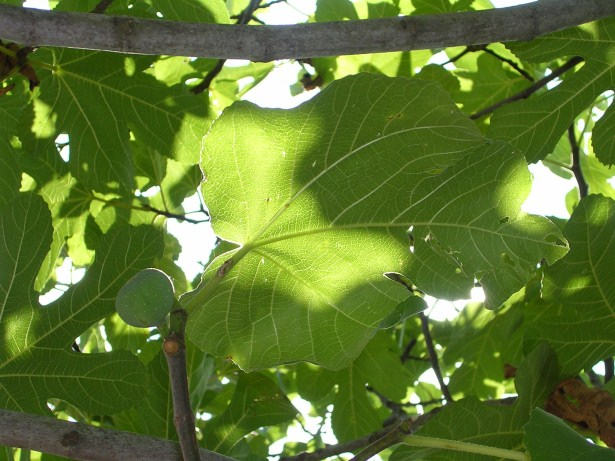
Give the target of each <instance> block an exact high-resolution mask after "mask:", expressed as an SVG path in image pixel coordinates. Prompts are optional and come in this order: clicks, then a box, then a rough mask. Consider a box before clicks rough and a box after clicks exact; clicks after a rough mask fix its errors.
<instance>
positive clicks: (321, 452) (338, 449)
mask: <svg viewBox="0 0 615 461" xmlns="http://www.w3.org/2000/svg"><path fill="white" fill-rule="evenodd" d="M435 412H436V411H434V410H432V411H431V412H429V413H426V414H425V415H422V416H420V417H418V418H416V419H415V420H409V419H408V420H405V419H404V420H403V421H399V422H398V423H397V424H396V425H395V426H394V427H393V428H391V426H389V427H386V428H384V429H380V430H378V431H375V432H372V433H371V434H369V435H366V436H365V437H361V438H359V439H357V440H352V441H350V442H347V443H340V444H337V445H327V446H326V447H324V448H320V449H318V450H315V451H313V452H311V453H307V452H305V453H299V454H298V455H295V456H286V457H282V458H280V459H279V461H320V460H321V459H325V458H329V457H332V456H336V455H340V454H342V453H350V452H353V451H356V450H360V449H361V448H363V447H369V446H370V445H371V444H373V443H375V442H377V441H379V440H381V439H382V438H383V437H386V436H387V435H388V434H390V433H392V432H396V431H399V430H401V429H399V427H400V426H402V425H403V426H402V427H403V428H404V429H405V428H408V429H407V430H410V431H411V430H412V428H418V427H420V426H421V425H422V424H425V421H426V420H427V419H428V418H430V417H431V416H432V415H433V414H435ZM409 433H410V432H408V434H409ZM403 435H407V434H403ZM402 438H403V437H402ZM387 440H388V439H387ZM385 448H386V447H385Z"/></svg>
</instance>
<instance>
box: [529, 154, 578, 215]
mask: <svg viewBox="0 0 615 461" xmlns="http://www.w3.org/2000/svg"><path fill="white" fill-rule="evenodd" d="M529 169H530V171H531V172H532V175H533V176H534V181H533V182H532V191H531V192H530V195H529V196H528V198H527V200H526V201H525V203H524V204H523V206H522V207H521V209H522V210H523V211H525V212H526V213H531V214H537V215H543V216H555V217H558V218H569V217H570V213H569V212H568V209H567V208H566V194H568V192H570V190H571V189H572V188H573V187H575V186H576V182H575V181H574V179H572V178H571V179H563V178H560V177H559V176H556V175H554V174H553V173H552V172H551V170H549V169H548V168H547V167H546V166H544V165H543V164H542V162H538V163H536V164H531V165H529Z"/></svg>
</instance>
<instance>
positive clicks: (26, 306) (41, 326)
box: [0, 194, 163, 414]
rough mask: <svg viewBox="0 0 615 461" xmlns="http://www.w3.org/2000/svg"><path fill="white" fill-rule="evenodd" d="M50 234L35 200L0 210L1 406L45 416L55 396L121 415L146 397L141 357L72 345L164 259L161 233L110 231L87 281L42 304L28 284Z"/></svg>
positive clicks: (42, 206)
mask: <svg viewBox="0 0 615 461" xmlns="http://www.w3.org/2000/svg"><path fill="white" fill-rule="evenodd" d="M52 232H53V229H52V227H51V217H50V213H49V210H48V209H47V206H46V205H45V203H44V202H43V201H42V199H41V198H40V197H38V196H35V195H31V194H21V195H20V196H19V197H18V198H16V199H15V200H14V201H13V202H11V204H9V205H6V206H5V207H4V208H3V209H2V215H1V220H0V235H2V236H3V240H2V242H3V243H2V245H0V260H1V261H2V265H1V267H0V271H1V272H0V383H1V385H0V406H2V407H4V408H11V409H16V410H20V411H26V412H39V413H45V412H47V411H48V409H47V405H46V401H47V399H49V398H52V397H53V398H59V399H63V400H66V401H68V402H71V403H72V404H74V405H76V406H78V407H80V408H82V409H83V410H85V411H91V412H95V413H101V414H105V413H110V412H114V411H118V410H119V409H122V408H125V407H127V406H130V405H132V404H134V402H136V401H138V400H139V398H140V397H141V396H142V395H143V386H144V385H145V370H144V368H143V366H142V365H141V364H140V362H139V360H138V359H137V358H136V357H135V356H133V355H132V354H130V353H128V352H123V351H117V352H111V353H101V354H81V353H78V352H74V351H72V350H71V345H72V344H73V341H74V340H75V338H77V337H78V336H80V335H81V334H82V333H83V332H84V331H85V330H86V329H88V328H89V327H90V326H91V325H92V324H94V323H95V322H97V321H98V320H100V319H101V318H103V317H105V316H106V315H109V314H110V313H111V312H113V310H114V306H113V299H114V297H115V294H116V293H117V291H118V290H119V288H120V287H121V286H122V285H123V283H124V282H125V281H126V280H128V279H129V278H130V277H131V276H132V275H134V274H135V273H136V272H137V271H138V270H140V269H142V268H143V267H147V266H148V265H150V264H151V263H152V262H153V260H154V258H156V257H157V256H159V255H160V254H161V252H162V248H163V243H162V236H161V234H160V232H159V231H158V230H156V229H153V228H148V227H142V228H136V229H128V228H123V229H116V230H112V231H110V232H109V234H108V235H107V236H105V237H104V238H103V240H101V242H100V245H99V246H98V248H97V254H96V261H95V263H94V265H93V266H92V267H91V268H90V269H89V270H88V272H87V274H86V275H85V277H84V279H83V280H82V281H81V282H79V283H78V284H76V285H74V286H73V287H71V288H70V289H69V290H68V291H67V292H66V293H65V294H64V295H63V296H62V297H61V298H60V299H58V300H57V301H55V302H53V303H52V304H50V305H47V306H44V307H43V306H40V305H39V303H38V293H36V292H35V291H34V289H33V286H34V281H35V278H36V275H37V273H38V271H39V268H40V265H41V263H42V262H43V259H44V258H45V255H46V253H47V251H48V250H49V248H50V245H51V241H52Z"/></svg>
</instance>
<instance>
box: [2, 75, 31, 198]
mask: <svg viewBox="0 0 615 461" xmlns="http://www.w3.org/2000/svg"><path fill="white" fill-rule="evenodd" d="M11 93H12V94H10V95H4V96H2V97H0V152H2V155H0V206H2V205H4V204H5V203H8V202H9V201H10V200H11V199H12V198H13V197H14V196H15V195H17V192H18V191H19V187H20V185H21V168H20V165H19V163H18V161H17V155H16V153H15V150H14V149H13V146H12V145H11V137H12V136H13V134H14V132H15V129H16V127H17V123H18V120H19V114H20V113H21V110H22V107H23V105H24V104H25V103H26V101H27V97H26V95H25V92H24V87H23V85H16V86H15V88H14V89H13V90H12V91H11Z"/></svg>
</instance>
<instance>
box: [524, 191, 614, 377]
mask: <svg viewBox="0 0 615 461" xmlns="http://www.w3.org/2000/svg"><path fill="white" fill-rule="evenodd" d="M614 228H615V202H614V201H613V200H611V199H608V198H606V197H602V196H599V195H590V196H588V197H585V198H583V199H582V200H581V202H580V203H579V205H578V206H577V208H576V210H575V211H574V213H573V214H572V217H571V218H570V221H568V223H567V224H566V226H565V228H564V235H565V236H566V238H567V239H568V241H569V242H570V248H571V250H570V253H569V254H568V255H567V256H566V257H565V258H563V259H562V260H561V261H559V262H558V263H557V264H555V265H553V266H552V267H549V268H547V270H546V271H545V280H544V288H543V297H544V299H545V301H547V302H548V303H549V305H548V306H547V307H546V308H542V309H541V310H540V311H539V312H538V313H537V318H536V319H535V321H533V322H531V323H530V324H529V326H528V333H527V336H528V338H531V339H532V340H534V341H537V340H546V341H548V342H549V344H550V345H551V347H552V348H553V349H554V350H555V351H556V353H557V356H558V360H559V363H560V366H561V367H562V373H563V374H564V375H574V374H576V373H577V372H578V371H579V370H581V369H583V368H586V367H591V366H592V365H593V364H594V363H596V362H597V361H598V360H601V359H603V358H604V357H608V356H611V355H614V354H615V346H614V345H613V341H612V336H613V335H612V332H613V329H614V328H615V320H614V316H613V313H614V312H615V292H614V291H613V289H612V287H613V286H614V283H615V282H614V280H613V278H614V276H613V271H612V262H613V260H615V242H614V241H613V229H614Z"/></svg>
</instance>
